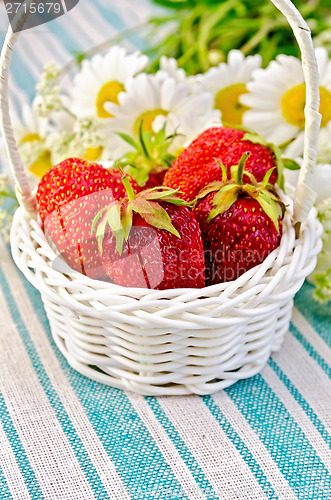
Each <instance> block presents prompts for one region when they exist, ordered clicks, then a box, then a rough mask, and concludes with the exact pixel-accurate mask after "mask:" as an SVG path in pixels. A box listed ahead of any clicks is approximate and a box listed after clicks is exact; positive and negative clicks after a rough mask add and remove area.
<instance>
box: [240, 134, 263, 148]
mask: <svg viewBox="0 0 331 500" xmlns="http://www.w3.org/2000/svg"><path fill="white" fill-rule="evenodd" d="M241 140H242V141H250V142H252V143H253V144H261V145H262V146H267V145H268V144H267V142H266V141H265V139H263V137H261V136H260V135H259V134H254V133H251V132H247V133H246V134H245V135H244V137H243V138H242V139H241Z"/></svg>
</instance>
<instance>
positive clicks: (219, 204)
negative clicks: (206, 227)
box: [207, 186, 240, 222]
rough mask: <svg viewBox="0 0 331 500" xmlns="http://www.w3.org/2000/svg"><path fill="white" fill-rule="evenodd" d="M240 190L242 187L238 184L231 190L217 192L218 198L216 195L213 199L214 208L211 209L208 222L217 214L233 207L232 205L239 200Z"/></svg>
mask: <svg viewBox="0 0 331 500" xmlns="http://www.w3.org/2000/svg"><path fill="white" fill-rule="evenodd" d="M239 191H240V188H239V187H238V186H234V187H232V189H231V190H228V191H225V192H223V193H222V192H219V193H217V199H216V196H215V198H214V200H213V205H214V208H212V210H211V211H210V213H209V216H208V218H207V222H209V221H211V220H212V219H214V218H215V217H216V216H217V215H219V214H223V213H224V212H226V211H227V210H229V208H231V207H232V205H233V204H234V203H235V202H236V201H237V199H238V194H239Z"/></svg>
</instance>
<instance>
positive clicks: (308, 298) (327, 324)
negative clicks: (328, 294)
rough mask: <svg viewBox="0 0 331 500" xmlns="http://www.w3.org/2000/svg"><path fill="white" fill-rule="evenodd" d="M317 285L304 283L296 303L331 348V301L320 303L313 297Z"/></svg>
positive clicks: (296, 297)
mask: <svg viewBox="0 0 331 500" xmlns="http://www.w3.org/2000/svg"><path fill="white" fill-rule="evenodd" d="M314 290H315V287H314V286H313V285H311V284H309V283H307V282H306V283H304V285H303V287H302V288H301V290H300V291H299V292H298V293H297V295H296V296H295V301H294V304H295V306H296V308H297V309H298V310H299V311H300V312H301V314H303V315H304V317H305V318H306V320H307V321H308V322H309V323H310V324H311V326H312V327H313V328H314V330H315V331H316V332H317V333H318V334H319V335H320V336H321V338H322V339H323V340H324V342H325V343H326V344H327V345H328V346H329V347H330V348H331V302H330V303H329V304H320V303H319V302H317V300H315V299H314V298H313V293H314Z"/></svg>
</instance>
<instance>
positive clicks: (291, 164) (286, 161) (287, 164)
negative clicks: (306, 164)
mask: <svg viewBox="0 0 331 500" xmlns="http://www.w3.org/2000/svg"><path fill="white" fill-rule="evenodd" d="M282 162H283V166H284V168H287V169H288V170H300V168H301V167H300V165H299V163H297V162H296V161H294V160H291V159H290V158H283V159H282Z"/></svg>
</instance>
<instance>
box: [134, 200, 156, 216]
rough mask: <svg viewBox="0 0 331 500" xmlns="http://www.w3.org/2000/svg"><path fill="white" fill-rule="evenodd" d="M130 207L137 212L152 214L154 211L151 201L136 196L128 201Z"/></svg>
mask: <svg viewBox="0 0 331 500" xmlns="http://www.w3.org/2000/svg"><path fill="white" fill-rule="evenodd" d="M130 207H131V209H132V210H133V211H134V212H137V213H138V214H152V213H153V212H154V208H153V205H152V204H151V202H148V201H147V200H144V199H143V198H137V199H136V200H134V201H132V202H131V203H130Z"/></svg>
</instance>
